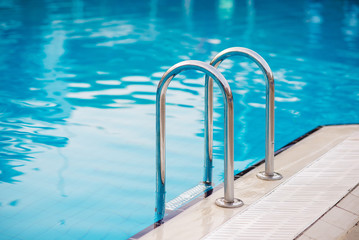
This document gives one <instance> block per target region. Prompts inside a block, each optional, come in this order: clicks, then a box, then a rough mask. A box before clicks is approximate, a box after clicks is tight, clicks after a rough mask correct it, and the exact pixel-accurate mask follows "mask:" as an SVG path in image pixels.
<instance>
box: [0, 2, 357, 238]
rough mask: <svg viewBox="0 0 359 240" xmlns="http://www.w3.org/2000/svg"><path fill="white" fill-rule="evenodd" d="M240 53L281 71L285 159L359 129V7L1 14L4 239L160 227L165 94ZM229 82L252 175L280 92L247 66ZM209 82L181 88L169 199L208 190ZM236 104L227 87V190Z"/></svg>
mask: <svg viewBox="0 0 359 240" xmlns="http://www.w3.org/2000/svg"><path fill="white" fill-rule="evenodd" d="M233 46H241V47H247V48H251V49H253V50H254V51H256V52H258V53H259V54H261V55H262V56H263V57H264V58H265V59H266V60H267V62H268V63H269V65H270V66H271V68H272V70H273V73H274V76H275V83H276V135H275V137H276V149H279V148H280V147H282V146H284V145H285V144H287V143H289V142H290V141H292V140H294V139H295V138H297V137H299V136H301V135H303V134H304V133H306V132H307V131H309V130H311V129H313V128H315V127H317V126H318V125H323V124H344V123H358V122H359V69H358V66H359V3H358V2H357V1H348V0H346V1H345V0H344V1H336V0H329V1H323V2H321V1H309V0H307V1H299V0H298V1H265V0H248V1H244V0H241V1H235V0H216V1H206V0H192V1H191V0H184V1H170V0H167V1H166V0H152V1H114V0H105V1H91V0H89V1H84V0H73V1H70V0H37V1H35V0H32V1H31V0H29V1H20V0H2V1H0V50H1V51H0V52H1V54H0V71H1V75H0V111H1V112H0V131H1V134H0V157H1V158H0V192H1V194H0V233H1V234H0V239H127V238H129V237H130V236H132V235H134V234H136V233H137V232H139V231H141V230H142V229H144V228H146V227H147V226H149V225H151V224H152V223H153V221H154V199H155V129H154V127H155V92H156V85H157V83H158V82H159V79H160V78H161V75H162V74H163V73H164V71H165V70H166V69H168V68H169V67H170V66H172V65H173V64H175V63H177V62H179V61H182V60H187V59H194V60H202V61H206V62H209V61H210V60H211V58H212V57H213V56H214V55H215V54H216V53H218V52H219V51H222V50H223V49H225V48H227V47H233ZM220 70H221V71H222V72H223V74H224V76H225V77H226V78H227V79H228V81H229V82H230V86H231V88H232V91H233V93H234V101H235V170H236V172H239V171H242V170H243V169H246V168H247V167H248V166H251V165H253V164H254V163H256V162H258V161H259V160H261V159H262V158H263V157H264V104H265V100H264V97H265V80H264V78H263V76H262V75H261V72H260V70H259V68H258V67H256V65H254V64H253V63H251V62H249V61H247V60H246V59H242V58H240V57H234V58H232V59H228V60H226V61H225V62H223V64H222V65H221V67H220ZM203 77H204V76H203V75H202V74H200V73H197V72H191V71H189V72H185V73H183V74H180V75H179V76H177V77H176V78H175V79H174V80H173V81H172V83H171V85H170V88H169V90H168V97H167V99H168V100H167V102H168V104H167V179H168V182H167V200H171V199H173V198H175V197H176V196H178V195H179V194H181V193H182V192H184V191H186V190H188V189H190V188H192V187H194V186H196V185H197V184H198V183H199V182H200V181H201V180H202V174H203V131H204V130H203V119H204V104H203V103H204V89H203V83H204V81H203ZM222 106H223V105H222V96H221V94H220V92H219V89H218V88H216V89H215V110H214V111H215V113H214V143H215V147H214V158H215V160H214V165H215V167H214V181H215V183H216V184H219V183H221V181H222V179H223V126H222V125H223V112H222V111H223V109H222ZM237 197H240V196H237Z"/></svg>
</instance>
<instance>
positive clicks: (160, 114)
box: [155, 60, 243, 220]
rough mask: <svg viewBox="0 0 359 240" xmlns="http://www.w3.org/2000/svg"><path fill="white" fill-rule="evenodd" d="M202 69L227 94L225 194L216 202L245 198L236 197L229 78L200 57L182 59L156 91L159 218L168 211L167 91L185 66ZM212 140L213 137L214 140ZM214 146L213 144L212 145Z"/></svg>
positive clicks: (232, 203) (235, 202)
mask: <svg viewBox="0 0 359 240" xmlns="http://www.w3.org/2000/svg"><path fill="white" fill-rule="evenodd" d="M189 69H193V70H199V71H202V72H204V73H205V74H206V75H208V76H210V77H211V78H212V79H214V80H215V81H216V83H217V84H218V85H219V87H220V89H221V91H222V93H223V96H224V99H225V101H224V125H225V127H224V152H225V154H224V155H225V159H224V164H225V166H224V169H225V171H224V175H225V177H224V178H225V180H224V185H225V186H224V198H220V199H217V201H216V204H217V205H219V206H222V207H239V206H242V205H243V202H242V201H241V200H239V199H236V198H234V176H233V172H234V169H233V161H234V159H233V157H234V139H233V96H232V91H231V89H230V87H229V85H228V82H227V81H226V79H225V78H224V77H223V75H222V74H221V73H220V72H218V70H216V69H215V68H214V67H212V66H210V65H209V64H207V63H204V62H200V61H194V60H190V61H183V62H180V63H178V64H176V65H174V66H172V67H171V68H170V69H168V70H167V71H166V72H165V74H164V75H163V76H162V79H161V81H160V82H159V84H158V87H157V93H156V182H157V187H156V209H155V211H156V219H157V220H161V219H163V217H164V214H165V194H166V190H165V189H166V187H165V183H166V139H165V136H166V126H165V124H166V122H165V120H166V116H165V111H166V92H167V87H168V85H169V83H170V82H171V80H172V79H173V78H174V77H175V76H176V75H177V74H178V73H180V72H182V71H184V70H189ZM211 141H212V140H211ZM210 146H212V145H210Z"/></svg>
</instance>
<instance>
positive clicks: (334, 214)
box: [321, 207, 359, 230]
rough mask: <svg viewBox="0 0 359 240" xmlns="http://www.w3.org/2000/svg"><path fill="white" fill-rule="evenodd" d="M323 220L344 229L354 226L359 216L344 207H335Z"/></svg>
mask: <svg viewBox="0 0 359 240" xmlns="http://www.w3.org/2000/svg"><path fill="white" fill-rule="evenodd" d="M321 220H323V221H325V222H327V223H330V224H332V225H334V226H336V227H339V228H341V229H343V230H347V229H350V228H351V227H353V226H354V225H355V224H356V223H357V222H358V220H359V216H357V215H355V214H353V213H351V212H348V211H346V210H344V209H341V208H338V207H334V208H332V209H331V210H330V211H329V212H327V213H326V214H325V215H324V216H323V217H322V218H321Z"/></svg>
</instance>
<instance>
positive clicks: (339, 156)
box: [140, 125, 359, 240]
mask: <svg viewBox="0 0 359 240" xmlns="http://www.w3.org/2000/svg"><path fill="white" fill-rule="evenodd" d="M263 169H264V164H262V165H260V166H259V167H257V168H255V169H253V170H252V171H250V172H248V173H247V174H245V175H243V176H242V177H240V178H239V179H237V180H236V181H235V189H234V193H235V197H237V198H240V199H241V200H243V201H244V206H243V207H241V208H236V209H226V208H220V207H217V206H216V205H215V204H214V201H215V199H217V198H219V197H222V196H223V190H222V189H220V190H218V191H215V192H214V193H213V194H212V195H211V196H209V197H207V198H205V199H203V200H201V201H200V202H198V203H196V204H194V205H193V206H191V207H189V208H188V209H186V210H185V211H183V212H181V213H180V214H179V215H178V216H176V217H174V218H172V219H170V220H168V221H166V222H165V224H163V225H161V226H159V227H157V228H156V229H154V230H152V231H150V232H149V233H147V234H146V235H144V236H143V237H141V238H140V239H141V240H146V239H151V240H154V239H158V240H159V239H161V240H162V239H171V240H176V239H186V240H191V239H298V240H304V239H359V237H358V235H359V229H358V226H357V225H358V221H359V187H357V186H358V184H359V125H341V126H325V127H322V128H320V129H319V130H318V131H316V132H314V133H312V134H310V135H309V136H307V137H306V138H304V139H302V140H301V141H299V142H297V143H295V144H294V145H292V146H291V147H290V148H288V149H286V150H285V151H283V152H281V153H280V154H278V155H277V156H276V157H275V169H276V171H277V172H279V173H281V174H282V175H283V179H282V180H280V181H262V180H259V179H258V178H257V177H256V173H257V172H259V171H262V170H263Z"/></svg>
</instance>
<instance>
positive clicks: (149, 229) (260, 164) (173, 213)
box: [129, 123, 359, 240]
mask: <svg viewBox="0 0 359 240" xmlns="http://www.w3.org/2000/svg"><path fill="white" fill-rule="evenodd" d="M350 126H353V127H354V128H355V127H359V124H356V123H350V124H327V125H320V126H318V127H316V128H314V129H312V130H310V131H308V132H307V133H305V134H303V135H302V136H300V137H298V138H296V139H294V140H293V141H291V142H290V143H288V144H286V145H285V146H283V147H281V148H280V149H278V150H277V151H276V152H275V156H277V155H279V154H280V153H283V152H285V151H286V150H288V149H290V148H292V147H293V146H295V145H296V144H298V143H300V142H301V141H302V140H304V139H306V138H307V137H309V136H311V135H313V134H314V133H316V132H318V131H319V130H321V129H323V128H325V127H350ZM263 163H264V159H262V160H261V161H259V162H258V163H256V164H254V165H253V166H251V167H249V168H247V169H245V170H243V171H242V172H240V173H238V174H236V175H235V176H234V178H235V183H236V182H237V181H236V180H238V179H240V178H242V177H243V176H246V175H247V174H248V173H250V172H253V170H255V169H258V168H261V167H263V165H264V164H263ZM272 183H273V182H272ZM220 189H223V183H221V184H219V185H217V186H216V187H214V188H213V189H212V190H210V191H208V192H206V193H204V194H201V195H200V196H198V197H197V198H195V199H193V200H191V201H189V202H188V203H186V204H185V205H183V206H181V207H180V208H178V209H176V210H173V211H171V212H169V213H168V214H167V215H166V216H165V217H164V219H163V222H156V223H154V224H151V225H150V226H148V227H147V228H145V229H143V230H142V231H140V232H138V233H136V234H135V235H133V236H132V237H130V238H129V239H130V240H135V239H140V238H142V237H144V236H145V235H147V234H149V233H150V232H152V231H154V230H155V229H156V228H158V227H159V226H163V223H166V222H168V221H170V220H172V219H173V218H174V217H176V216H178V215H179V214H180V213H183V212H184V211H185V210H187V209H188V208H190V207H192V206H194V205H196V204H197V203H199V202H201V201H202V200H204V199H206V198H208V197H210V196H212V195H213V194H214V193H216V192H217V191H218V190H220Z"/></svg>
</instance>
